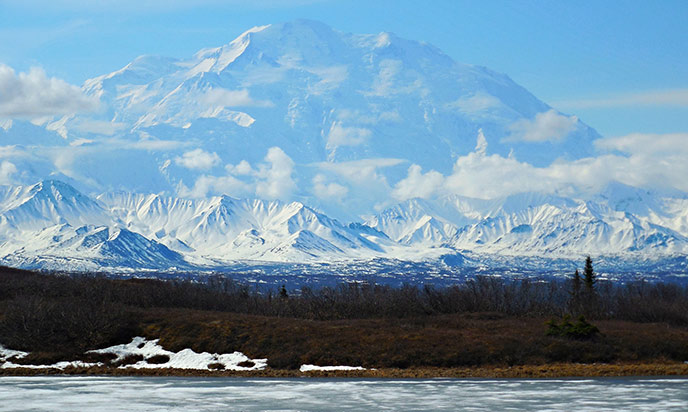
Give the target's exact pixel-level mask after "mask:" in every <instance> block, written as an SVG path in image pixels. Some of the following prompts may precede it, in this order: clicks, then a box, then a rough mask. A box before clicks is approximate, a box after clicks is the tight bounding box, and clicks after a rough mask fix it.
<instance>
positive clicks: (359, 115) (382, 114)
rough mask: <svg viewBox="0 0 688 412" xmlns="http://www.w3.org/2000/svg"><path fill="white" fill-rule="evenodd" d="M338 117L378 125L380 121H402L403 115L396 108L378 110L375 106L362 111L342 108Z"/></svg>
mask: <svg viewBox="0 0 688 412" xmlns="http://www.w3.org/2000/svg"><path fill="white" fill-rule="evenodd" d="M337 118H338V119H339V120H347V121H350V122H356V123H359V124H364V125H376V124H378V123H380V122H389V123H396V122H400V121H401V115H400V114H399V112H398V111H396V110H385V111H378V110H377V109H376V108H375V107H374V106H372V107H370V108H369V110H367V111H365V112H361V111H360V110H350V109H341V110H338V111H337Z"/></svg>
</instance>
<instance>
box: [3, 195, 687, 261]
mask: <svg viewBox="0 0 688 412" xmlns="http://www.w3.org/2000/svg"><path fill="white" fill-rule="evenodd" d="M0 193H1V194H2V196H1V197H0V227H1V228H2V232H1V233H2V237H0V256H1V258H0V261H2V262H3V263H5V264H11V265H14V266H22V267H32V268H33V267H40V268H53V269H54V268H59V269H68V268H71V269H89V270H94V269H108V268H112V269H118V268H119V269H121V268H149V269H156V270H176V269H179V270H181V269H188V268H191V267H206V268H221V267H225V266H227V265H231V264H233V263H235V262H237V261H241V262H246V261H263V262H266V261H267V262H300V263H308V262H311V263H313V262H346V261H358V262H360V261H366V260H370V261H372V260H376V259H389V260H395V259H396V260H399V261H424V262H432V261H438V262H445V261H447V260H446V259H447V256H454V257H456V258H453V260H452V261H460V262H464V259H463V258H462V257H461V256H462V255H464V254H467V253H468V254H470V255H471V256H473V257H476V256H478V257H479V256H525V257H540V258H545V260H543V262H544V261H546V259H579V258H580V257H581V256H583V255H586V254H591V255H594V256H598V257H599V256H607V257H622V258H623V257H627V258H629V259H632V258H633V257H641V258H642V259H643V260H647V258H648V257H649V258H653V259H660V260H661V259H670V258H674V257H676V256H686V255H688V233H687V231H686V222H687V221H688V196H686V195H682V196H680V195H679V194H673V195H672V196H673V197H672V196H669V195H666V194H660V193H652V192H647V191H641V190H638V189H634V188H631V187H627V186H623V185H620V184H614V185H611V186H610V187H609V188H608V189H607V190H606V191H604V192H603V193H602V194H600V195H597V196H596V197H595V199H589V200H580V199H567V198H563V197H555V196H548V195H539V194H521V195H515V196H510V197H506V198H502V199H495V200H490V201H486V200H479V199H470V198H463V197H458V196H449V197H445V198H442V199H440V200H438V201H428V200H420V199H412V200H409V201H407V202H404V203H401V204H399V205H397V206H395V207H392V208H390V209H387V210H385V211H383V212H381V213H380V214H379V215H377V216H375V217H373V218H371V219H369V221H368V222H366V224H361V223H351V224H344V223H341V222H339V221H338V220H336V219H332V218H330V217H328V216H326V215H325V214H323V213H320V212H318V211H316V210H314V209H312V208H310V207H308V206H306V205H303V204H301V203H298V202H291V203H283V202H279V201H263V200H258V199H236V198H231V197H228V196H217V197H212V198H209V199H201V200H198V199H182V198H174V197H168V196H161V195H156V194H148V195H145V194H131V193H127V192H109V193H105V194H102V195H100V196H98V197H96V198H91V197H88V196H86V195H83V194H81V193H80V192H79V191H77V190H76V189H74V188H73V187H71V186H70V185H68V184H65V183H62V182H59V181H43V182H39V183H37V184H34V185H31V186H28V187H24V186H5V187H1V188H0Z"/></svg>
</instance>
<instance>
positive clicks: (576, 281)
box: [572, 269, 583, 296]
mask: <svg viewBox="0 0 688 412" xmlns="http://www.w3.org/2000/svg"><path fill="white" fill-rule="evenodd" d="M581 286H583V280H582V279H581V275H580V273H579V272H578V269H576V273H574V274H573V292H572V294H573V296H578V295H580V290H581Z"/></svg>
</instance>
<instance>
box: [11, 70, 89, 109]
mask: <svg viewBox="0 0 688 412" xmlns="http://www.w3.org/2000/svg"><path fill="white" fill-rule="evenodd" d="M97 107H98V99H97V98H95V97H90V96H86V95H84V94H83V93H82V91H81V89H80V88H79V87H77V86H73V85H71V84H68V83H67V82H65V81H64V80H60V79H57V78H55V77H48V76H47V75H46V74H45V72H44V71H43V70H42V69H39V68H32V69H31V70H29V72H28V73H15V71H14V70H13V69H12V68H11V67H9V66H6V65H4V64H0V117H9V118H38V117H46V116H56V115H66V114H74V113H78V112H88V111H92V110H95V109H97Z"/></svg>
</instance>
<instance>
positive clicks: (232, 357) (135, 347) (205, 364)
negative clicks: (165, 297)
mask: <svg viewBox="0 0 688 412" xmlns="http://www.w3.org/2000/svg"><path fill="white" fill-rule="evenodd" d="M89 353H101V354H104V353H112V354H115V355H117V358H116V359H114V360H113V362H119V361H122V360H123V359H125V358H126V357H127V356H132V355H141V356H143V358H144V360H142V361H139V362H136V363H133V364H129V365H121V366H120V368H123V369H126V368H133V369H166V368H174V369H195V370H213V369H221V370H233V371H250V370H260V369H265V367H267V361H268V360H267V359H249V358H248V357H247V356H246V355H244V354H243V353H241V352H233V353H223V354H217V353H208V352H202V353H196V352H194V351H193V350H191V349H183V350H181V351H179V352H170V351H168V350H165V349H163V348H162V346H160V345H159V344H158V339H155V340H152V341H149V340H146V338H142V337H135V338H134V339H133V340H132V341H131V342H130V343H127V344H124V345H117V346H111V347H109V348H104V349H97V350H92V351H89ZM154 356H162V357H167V358H168V359H169V360H167V361H166V362H162V363H157V364H152V363H148V362H147V361H146V359H150V358H152V357H154ZM242 362H247V363H251V364H252V366H239V364H240V363H242ZM211 366H214V368H211Z"/></svg>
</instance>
